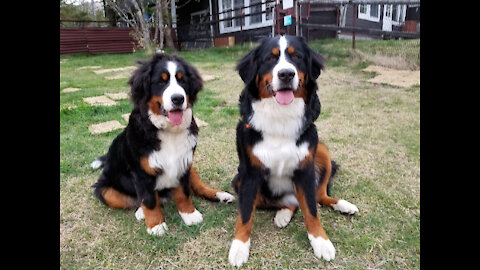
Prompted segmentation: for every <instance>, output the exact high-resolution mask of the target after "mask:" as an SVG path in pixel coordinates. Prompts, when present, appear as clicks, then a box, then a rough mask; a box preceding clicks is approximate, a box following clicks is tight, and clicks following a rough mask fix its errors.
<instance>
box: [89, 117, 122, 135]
mask: <svg viewBox="0 0 480 270" xmlns="http://www.w3.org/2000/svg"><path fill="white" fill-rule="evenodd" d="M122 128H125V126H124V125H122V124H120V122H118V121H117V120H112V121H107V122H103V123H99V124H93V125H90V126H88V130H89V131H90V133H91V134H92V135H98V134H102V133H106V132H110V131H113V130H116V129H122Z"/></svg>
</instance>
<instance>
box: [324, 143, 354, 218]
mask: <svg viewBox="0 0 480 270" xmlns="http://www.w3.org/2000/svg"><path fill="white" fill-rule="evenodd" d="M315 171H316V174H318V175H322V173H321V171H323V178H322V179H320V183H319V185H318V187H317V202H318V203H320V204H321V205H325V206H329V207H332V208H333V209H334V210H337V211H340V212H342V213H348V214H355V213H357V212H358V208H357V206H355V205H354V204H352V203H349V202H347V201H345V200H342V199H340V200H339V199H335V198H332V197H329V196H328V194H327V188H328V186H329V182H330V181H331V176H332V161H331V160H330V154H329V152H328V149H327V147H326V146H325V145H324V144H323V143H318V146H317V152H316V155H315Z"/></svg>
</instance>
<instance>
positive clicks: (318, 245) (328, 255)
mask: <svg viewBox="0 0 480 270" xmlns="http://www.w3.org/2000/svg"><path fill="white" fill-rule="evenodd" d="M308 239H309V240H310V244H311V245H312V248H313V252H314V253H315V256H317V257H318V258H320V259H321V258H323V259H325V260H326V261H330V260H333V259H335V248H334V247H333V244H332V242H330V240H329V239H323V238H322V237H321V236H319V237H313V235H311V234H308Z"/></svg>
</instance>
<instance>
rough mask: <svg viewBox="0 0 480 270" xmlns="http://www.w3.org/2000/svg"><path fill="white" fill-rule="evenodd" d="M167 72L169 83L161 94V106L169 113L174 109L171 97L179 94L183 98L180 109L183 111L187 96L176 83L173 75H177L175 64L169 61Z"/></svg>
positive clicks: (185, 106)
mask: <svg viewBox="0 0 480 270" xmlns="http://www.w3.org/2000/svg"><path fill="white" fill-rule="evenodd" d="M167 70H168V73H169V74H170V83H169V85H168V87H167V89H165V91H164V92H163V96H162V97H163V106H164V108H165V110H167V111H171V110H173V108H174V105H173V102H172V96H173V95H174V94H180V95H182V96H183V104H182V107H181V109H182V110H185V109H186V108H187V95H186V93H185V89H183V88H182V87H181V86H180V85H179V84H178V83H177V78H176V77H175V74H177V64H176V63H175V62H172V61H169V62H167Z"/></svg>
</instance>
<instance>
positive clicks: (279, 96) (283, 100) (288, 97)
mask: <svg viewBox="0 0 480 270" xmlns="http://www.w3.org/2000/svg"><path fill="white" fill-rule="evenodd" d="M273 95H274V97H275V100H277V102H278V103H280V104H281V105H288V104H290V103H292V101H293V98H294V95H293V89H280V90H278V91H274V92H273Z"/></svg>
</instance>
